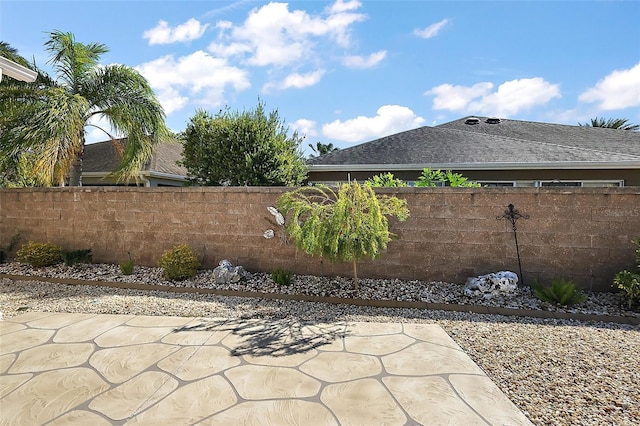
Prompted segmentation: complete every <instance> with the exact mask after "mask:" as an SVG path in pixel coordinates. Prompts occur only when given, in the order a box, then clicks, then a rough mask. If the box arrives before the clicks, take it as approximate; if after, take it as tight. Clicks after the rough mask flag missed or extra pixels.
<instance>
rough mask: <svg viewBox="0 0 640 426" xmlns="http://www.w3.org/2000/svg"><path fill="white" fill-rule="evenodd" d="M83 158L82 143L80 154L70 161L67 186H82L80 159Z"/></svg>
mask: <svg viewBox="0 0 640 426" xmlns="http://www.w3.org/2000/svg"><path fill="white" fill-rule="evenodd" d="M83 156H84V141H82V147H81V148H80V152H78V154H77V155H76V156H75V158H74V159H73V160H71V167H70V168H69V186H82V157H83Z"/></svg>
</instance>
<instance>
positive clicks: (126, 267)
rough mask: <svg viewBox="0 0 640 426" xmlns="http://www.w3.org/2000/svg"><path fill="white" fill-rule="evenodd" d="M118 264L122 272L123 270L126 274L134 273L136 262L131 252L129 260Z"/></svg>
mask: <svg viewBox="0 0 640 426" xmlns="http://www.w3.org/2000/svg"><path fill="white" fill-rule="evenodd" d="M118 265H119V266H120V272H122V273H123V274H124V275H131V274H133V267H134V266H135V263H134V261H133V258H132V257H131V253H129V260H127V261H126V262H121V263H119V264H118Z"/></svg>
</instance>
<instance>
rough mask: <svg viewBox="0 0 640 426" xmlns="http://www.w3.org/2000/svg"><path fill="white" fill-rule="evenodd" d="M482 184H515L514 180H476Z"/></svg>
mask: <svg viewBox="0 0 640 426" xmlns="http://www.w3.org/2000/svg"><path fill="white" fill-rule="evenodd" d="M477 182H478V183H479V184H481V185H482V186H516V183H515V182H514V181H484V180H479V181H477Z"/></svg>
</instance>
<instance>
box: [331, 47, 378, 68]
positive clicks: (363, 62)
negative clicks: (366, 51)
mask: <svg viewBox="0 0 640 426" xmlns="http://www.w3.org/2000/svg"><path fill="white" fill-rule="evenodd" d="M386 56H387V51H386V50H380V51H378V52H374V53H372V54H371V55H369V56H368V57H366V58H365V57H363V56H346V57H345V58H344V59H343V60H342V63H343V64H344V66H346V67H349V68H371V67H374V66H376V65H377V64H378V63H380V61H382V60H383V59H384V58H386Z"/></svg>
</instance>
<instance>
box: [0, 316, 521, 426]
mask: <svg viewBox="0 0 640 426" xmlns="http://www.w3.org/2000/svg"><path fill="white" fill-rule="evenodd" d="M0 424H2V425H18V424H20V425H26V424H49V425H87V424H90V425H92V426H98V425H111V424H149V425H193V424H198V425H240V424H242V425H258V424H260V425H337V424H342V425H377V424H387V425H414V424H423V425H424V424H428V425H438V424H450V425H476V424H477V425H487V424H489V425H528V424H531V423H530V422H529V421H528V420H527V418H526V417H525V416H524V415H523V414H522V412H520V411H519V410H518V409H517V407H515V406H514V405H513V404H512V403H511V401H509V399H507V397H506V396H505V395H504V394H503V393H502V392H501V391H500V390H499V389H498V388H497V386H496V385H495V384H494V383H493V382H492V381H491V380H490V379H489V378H488V377H487V376H486V375H485V374H484V372H483V371H482V370H481V369H480V368H479V367H478V366H477V365H476V364H475V363H474V362H473V361H472V360H471V359H470V358H469V357H468V356H467V355H466V354H465V353H464V352H463V351H462V349H461V348H460V347H459V346H458V345H457V344H456V343H455V342H454V341H453V340H452V339H451V338H450V337H449V336H448V335H447V334H446V333H445V332H444V331H443V330H442V329H441V328H440V327H439V326H437V325H432V324H399V323H332V324H317V323H306V324H305V323H300V322H297V321H294V320H290V319H282V320H269V321H267V320H258V319H246V320H227V319H210V318H209V319H205V318H182V317H157V316H154V317H149V316H134V315H92V314H65V313H39V312H34V313H27V314H23V315H20V316H18V317H15V318H10V319H6V320H4V321H0Z"/></svg>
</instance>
